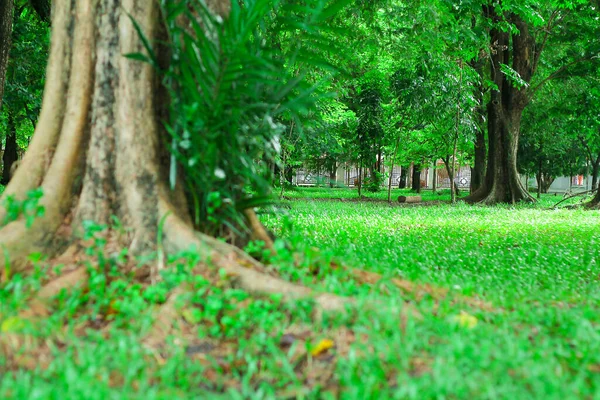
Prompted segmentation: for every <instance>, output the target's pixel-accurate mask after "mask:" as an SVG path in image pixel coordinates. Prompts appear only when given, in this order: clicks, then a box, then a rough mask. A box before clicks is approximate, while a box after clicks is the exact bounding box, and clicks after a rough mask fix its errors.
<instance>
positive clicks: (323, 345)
mask: <svg viewBox="0 0 600 400" xmlns="http://www.w3.org/2000/svg"><path fill="white" fill-rule="evenodd" d="M334 344H335V343H333V340H330V339H323V340H321V341H320V342H319V344H317V345H316V346H315V347H314V348H313V349H312V350H311V351H310V354H311V355H312V356H313V357H316V356H318V355H320V354H323V353H324V352H326V351H327V350H329V349H331V348H332V347H333V346H334Z"/></svg>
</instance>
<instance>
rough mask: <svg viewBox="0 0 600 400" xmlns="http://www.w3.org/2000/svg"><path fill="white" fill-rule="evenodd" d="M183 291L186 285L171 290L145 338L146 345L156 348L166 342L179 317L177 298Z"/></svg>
mask: <svg viewBox="0 0 600 400" xmlns="http://www.w3.org/2000/svg"><path fill="white" fill-rule="evenodd" d="M183 293H185V287H184V286H179V287H177V288H176V289H175V290H173V291H172V292H171V294H170V296H169V299H168V300H167V301H166V302H165V303H164V304H163V305H162V306H161V307H160V309H159V310H158V318H157V319H156V321H154V325H152V329H150V332H148V334H147V335H146V338H145V339H144V344H145V345H146V346H148V347H150V348H153V349H156V348H158V347H159V346H160V345H162V344H164V343H165V341H166V339H167V337H168V335H169V333H170V331H171V327H172V326H173V323H174V322H175V321H176V320H177V318H179V313H178V312H177V299H178V297H179V296H180V295H181V294H183Z"/></svg>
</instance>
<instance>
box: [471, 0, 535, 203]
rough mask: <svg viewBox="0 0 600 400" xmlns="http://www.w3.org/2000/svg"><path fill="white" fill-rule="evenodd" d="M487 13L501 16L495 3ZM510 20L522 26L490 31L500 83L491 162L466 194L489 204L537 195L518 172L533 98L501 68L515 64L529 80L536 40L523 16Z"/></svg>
mask: <svg viewBox="0 0 600 400" xmlns="http://www.w3.org/2000/svg"><path fill="white" fill-rule="evenodd" d="M485 14H486V16H487V17H488V18H490V19H491V20H492V21H493V22H494V23H499V22H500V21H501V17H500V16H499V15H498V14H496V11H495V9H494V7H493V6H486V7H485ZM508 17H509V20H510V22H511V23H513V24H514V25H515V27H516V28H517V29H518V31H519V32H518V33H515V34H513V35H512V40H511V36H510V35H509V34H508V33H506V32H503V31H501V30H500V29H497V28H494V29H492V30H491V31H490V39H491V40H490V46H491V47H490V48H491V51H492V54H491V57H490V58H491V64H492V65H491V68H490V71H491V79H492V81H493V82H494V83H495V84H496V86H497V87H498V90H494V91H492V93H491V99H490V102H489V103H488V107H487V113H488V154H489V156H488V164H487V171H486V176H485V180H484V182H483V185H482V186H481V187H480V189H479V190H477V191H476V192H475V193H473V194H472V195H470V196H468V197H467V198H466V200H467V201H469V202H482V203H486V204H495V203H516V202H519V201H522V200H526V201H532V200H533V198H532V197H531V196H530V195H529V193H528V192H527V191H526V190H525V188H524V187H523V185H522V184H521V181H520V179H519V173H518V172H517V149H518V144H519V134H520V126H521V117H522V114H523V110H524V109H525V107H526V105H527V103H528V102H529V93H528V90H527V88H524V87H523V88H518V87H516V86H515V83H514V82H509V81H508V79H507V77H506V75H505V74H503V73H502V72H501V64H505V65H511V67H512V69H513V70H515V71H516V72H517V73H518V74H519V75H520V77H521V79H522V80H523V81H525V82H530V81H531V78H532V75H533V71H534V64H535V58H536V57H538V55H537V54H536V53H535V42H534V40H533V37H532V36H531V34H530V33H529V30H528V27H527V25H526V23H525V22H523V20H522V19H521V18H520V17H519V16H517V15H515V14H510V15H509V16H508Z"/></svg>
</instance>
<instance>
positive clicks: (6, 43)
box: [0, 0, 15, 108]
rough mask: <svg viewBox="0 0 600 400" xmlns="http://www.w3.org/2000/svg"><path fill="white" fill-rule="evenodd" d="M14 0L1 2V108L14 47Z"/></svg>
mask: <svg viewBox="0 0 600 400" xmlns="http://www.w3.org/2000/svg"><path fill="white" fill-rule="evenodd" d="M14 8H15V6H14V1H13V0H0V108H2V99H3V97H4V85H5V83H6V71H7V68H8V56H9V54H10V48H11V47H12V27H13V13H14Z"/></svg>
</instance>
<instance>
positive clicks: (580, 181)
mask: <svg viewBox="0 0 600 400" xmlns="http://www.w3.org/2000/svg"><path fill="white" fill-rule="evenodd" d="M522 179H523V182H525V179H526V178H525V177H522ZM528 184H529V185H528V186H529V187H530V188H535V189H537V180H536V179H535V177H529V182H528ZM591 189H592V177H591V176H587V177H586V176H584V175H577V176H574V177H572V178H569V177H568V176H561V177H558V178H556V179H555V180H554V182H552V185H550V189H548V192H550V193H564V192H566V191H568V190H574V191H586V190H591Z"/></svg>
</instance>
